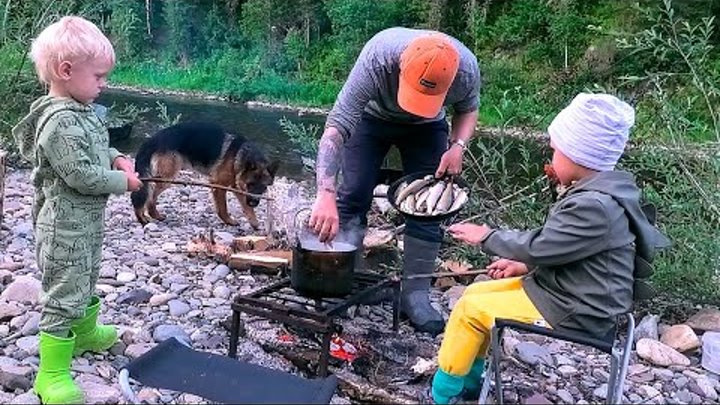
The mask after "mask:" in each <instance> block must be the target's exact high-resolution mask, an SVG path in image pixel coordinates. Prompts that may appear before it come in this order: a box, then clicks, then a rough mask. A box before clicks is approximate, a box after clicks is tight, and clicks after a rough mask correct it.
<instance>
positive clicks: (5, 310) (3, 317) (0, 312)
mask: <svg viewBox="0 0 720 405" xmlns="http://www.w3.org/2000/svg"><path fill="white" fill-rule="evenodd" d="M23 312H25V309H24V308H23V307H22V306H20V305H18V304H17V303H15V302H7V301H0V322H6V321H9V320H11V319H12V318H14V317H16V316H19V315H21V314H22V313H23Z"/></svg>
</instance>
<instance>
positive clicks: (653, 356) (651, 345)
mask: <svg viewBox="0 0 720 405" xmlns="http://www.w3.org/2000/svg"><path fill="white" fill-rule="evenodd" d="M636 350H637V355H638V356H640V357H641V358H642V359H644V360H647V361H649V362H650V363H652V364H655V365H658V366H664V367H667V366H670V365H678V366H689V365H690V359H688V358H687V357H685V356H684V355H682V354H681V353H679V352H678V351H677V350H675V349H673V348H672V347H670V346H667V345H665V344H663V343H661V342H658V341H657V340H652V339H648V338H643V339H640V340H639V341H638V342H637V344H636Z"/></svg>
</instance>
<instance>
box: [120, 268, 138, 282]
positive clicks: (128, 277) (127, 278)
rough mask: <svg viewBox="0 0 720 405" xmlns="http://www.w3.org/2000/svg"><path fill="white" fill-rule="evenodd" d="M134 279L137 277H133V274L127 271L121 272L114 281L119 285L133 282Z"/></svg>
mask: <svg viewBox="0 0 720 405" xmlns="http://www.w3.org/2000/svg"><path fill="white" fill-rule="evenodd" d="M136 277H137V276H136V275H135V273H131V272H129V271H123V272H120V273H118V275H117V277H116V280H117V281H119V282H121V283H129V282H131V281H133V280H135V278H136Z"/></svg>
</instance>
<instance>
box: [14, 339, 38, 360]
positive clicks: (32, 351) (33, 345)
mask: <svg viewBox="0 0 720 405" xmlns="http://www.w3.org/2000/svg"><path fill="white" fill-rule="evenodd" d="M38 343H39V338H38V336H37V335H34V336H23V337H21V338H20V339H18V340H17V341H16V342H15V345H16V346H17V347H18V348H19V349H20V350H23V351H25V353H27V354H29V355H30V356H37V354H38Z"/></svg>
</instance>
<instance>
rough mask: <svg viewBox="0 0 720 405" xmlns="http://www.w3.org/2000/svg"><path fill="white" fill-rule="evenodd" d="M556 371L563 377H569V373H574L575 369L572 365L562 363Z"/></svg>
mask: <svg viewBox="0 0 720 405" xmlns="http://www.w3.org/2000/svg"><path fill="white" fill-rule="evenodd" d="M558 373H560V375H561V376H563V377H569V376H571V375H574V374H576V373H577V369H576V368H575V367H573V366H567V365H564V366H560V367H558Z"/></svg>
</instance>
